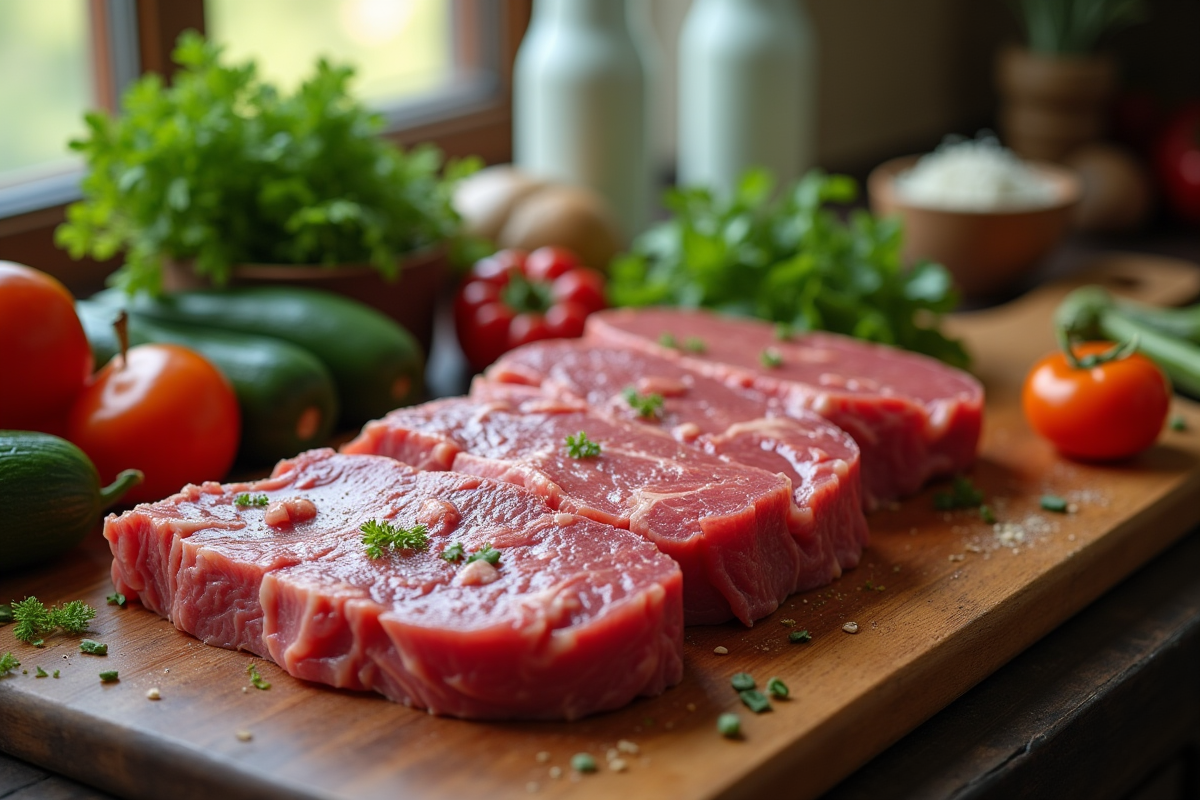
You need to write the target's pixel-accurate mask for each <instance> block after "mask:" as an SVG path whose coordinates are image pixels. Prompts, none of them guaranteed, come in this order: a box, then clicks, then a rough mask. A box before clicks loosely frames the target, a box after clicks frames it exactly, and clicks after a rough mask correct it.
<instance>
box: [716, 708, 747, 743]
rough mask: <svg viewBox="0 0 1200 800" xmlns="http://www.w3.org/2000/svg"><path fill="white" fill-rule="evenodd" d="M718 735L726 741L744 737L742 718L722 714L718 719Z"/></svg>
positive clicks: (735, 715)
mask: <svg viewBox="0 0 1200 800" xmlns="http://www.w3.org/2000/svg"><path fill="white" fill-rule="evenodd" d="M717 733H719V734H721V735H722V736H724V737H725V738H726V739H736V738H737V737H739V736H741V735H742V718H741V717H739V716H738V715H737V714H722V715H721V716H719V717H717Z"/></svg>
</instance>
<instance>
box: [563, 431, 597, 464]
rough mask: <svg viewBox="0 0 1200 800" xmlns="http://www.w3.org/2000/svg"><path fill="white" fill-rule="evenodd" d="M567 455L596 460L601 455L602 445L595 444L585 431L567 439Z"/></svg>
mask: <svg viewBox="0 0 1200 800" xmlns="http://www.w3.org/2000/svg"><path fill="white" fill-rule="evenodd" d="M567 455H569V456H570V457H571V458H595V457H596V456H598V455H600V443H599V442H593V441H592V440H591V439H589V438H588V435H587V434H586V433H584V432H583V431H580V432H579V433H576V434H573V435H571V436H568V437H567Z"/></svg>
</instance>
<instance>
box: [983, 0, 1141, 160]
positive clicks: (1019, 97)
mask: <svg viewBox="0 0 1200 800" xmlns="http://www.w3.org/2000/svg"><path fill="white" fill-rule="evenodd" d="M1015 5H1016V7H1017V10H1018V16H1020V18H1021V21H1022V22H1023V24H1024V26H1025V31H1026V37H1027V42H1026V47H1024V48H1020V47H1009V48H1005V49H1004V50H1002V51H1001V52H1000V54H999V58H998V60H997V67H996V79H997V84H998V87H999V90H1000V95H1001V97H1002V106H1001V111H1000V128H1001V132H1002V133H1003V134H1004V137H1005V142H1006V144H1007V145H1008V146H1009V147H1010V148H1012V149H1013V150H1014V151H1016V152H1017V153H1018V154H1020V155H1021V156H1023V157H1025V158H1033V159H1046V160H1051V161H1057V160H1061V159H1063V158H1064V157H1065V156H1067V155H1068V154H1069V153H1070V152H1071V151H1072V150H1074V149H1075V148H1076V147H1078V146H1079V145H1081V144H1085V143H1087V142H1091V141H1094V140H1096V139H1099V138H1100V137H1101V135H1102V134H1103V132H1104V120H1105V116H1106V111H1107V105H1108V102H1109V100H1110V99H1111V97H1112V95H1113V92H1114V90H1115V89H1116V81H1117V68H1116V64H1115V62H1114V61H1113V59H1112V58H1111V56H1109V55H1107V54H1103V53H1099V52H1098V51H1097V46H1098V45H1099V43H1100V40H1101V39H1102V38H1103V37H1104V35H1105V34H1107V33H1111V32H1112V31H1114V30H1116V29H1118V28H1122V27H1125V26H1127V25H1130V24H1132V23H1134V22H1136V21H1138V20H1140V19H1141V18H1142V16H1143V13H1144V6H1145V4H1144V0H1015Z"/></svg>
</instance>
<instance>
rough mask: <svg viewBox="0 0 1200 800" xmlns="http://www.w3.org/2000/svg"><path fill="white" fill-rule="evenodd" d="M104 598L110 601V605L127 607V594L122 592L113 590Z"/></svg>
mask: <svg viewBox="0 0 1200 800" xmlns="http://www.w3.org/2000/svg"><path fill="white" fill-rule="evenodd" d="M104 599H105V600H107V601H108V604H109V605H110V606H120V607H121V608H124V607H125V595H123V594H121V593H120V592H113V593H112V594H110V595H109V596H108V597H106V598H104Z"/></svg>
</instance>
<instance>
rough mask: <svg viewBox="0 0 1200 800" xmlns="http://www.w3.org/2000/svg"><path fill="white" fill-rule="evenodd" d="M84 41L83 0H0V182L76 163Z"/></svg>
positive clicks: (84, 82) (85, 90)
mask: <svg viewBox="0 0 1200 800" xmlns="http://www.w3.org/2000/svg"><path fill="white" fill-rule="evenodd" d="M89 48H90V41H89V33H88V13H87V0H0V186H3V185H6V184H12V183H18V182H22V181H25V180H30V179H32V178H35V177H39V176H41V175H45V174H53V173H55V172H59V171H62V170H64V169H69V168H72V167H75V166H77V165H78V164H79V163H80V162H79V160H78V159H77V158H75V157H73V156H72V155H71V153H70V151H69V150H68V149H67V142H68V141H69V140H70V139H72V138H74V137H76V136H79V135H82V134H83V132H84V125H83V112H84V110H85V109H87V108H88V107H89V106H90V105H91V104H92V78H91V75H90V71H91V54H90V50H89Z"/></svg>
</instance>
